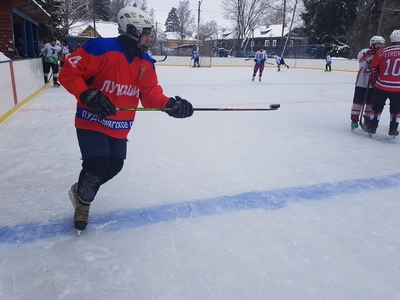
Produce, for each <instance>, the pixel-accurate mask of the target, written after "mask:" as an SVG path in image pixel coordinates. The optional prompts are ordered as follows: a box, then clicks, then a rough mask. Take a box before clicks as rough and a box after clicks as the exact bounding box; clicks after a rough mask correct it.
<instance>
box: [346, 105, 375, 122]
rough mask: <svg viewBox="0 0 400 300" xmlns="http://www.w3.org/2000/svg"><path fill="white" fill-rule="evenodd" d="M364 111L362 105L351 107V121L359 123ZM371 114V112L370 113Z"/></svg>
mask: <svg viewBox="0 0 400 300" xmlns="http://www.w3.org/2000/svg"><path fill="white" fill-rule="evenodd" d="M361 109H362V105H361V104H357V103H353V106H352V107H351V116H350V118H351V121H353V122H358V118H359V116H360V112H361ZM370 113H371V111H370Z"/></svg>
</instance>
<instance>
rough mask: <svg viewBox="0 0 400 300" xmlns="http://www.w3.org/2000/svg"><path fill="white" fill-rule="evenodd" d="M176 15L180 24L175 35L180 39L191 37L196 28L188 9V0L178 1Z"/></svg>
mask: <svg viewBox="0 0 400 300" xmlns="http://www.w3.org/2000/svg"><path fill="white" fill-rule="evenodd" d="M177 15H178V19H179V22H180V24H179V28H178V30H177V33H178V34H179V36H180V37H181V39H182V40H183V39H184V38H185V37H186V36H192V34H193V32H194V30H195V28H196V26H195V21H194V16H193V14H192V11H191V10H190V9H189V0H182V1H179V5H178V9H177Z"/></svg>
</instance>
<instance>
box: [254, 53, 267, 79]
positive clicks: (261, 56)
mask: <svg viewBox="0 0 400 300" xmlns="http://www.w3.org/2000/svg"><path fill="white" fill-rule="evenodd" d="M267 59H268V57H267V52H265V50H264V47H261V48H260V50H258V51H257V52H256V54H255V55H254V62H255V65H254V69H253V77H252V78H251V81H254V78H255V77H256V75H257V71H258V72H259V73H258V81H261V77H262V73H263V71H264V64H265V62H266V61H267Z"/></svg>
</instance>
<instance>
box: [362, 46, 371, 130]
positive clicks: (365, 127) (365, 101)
mask: <svg viewBox="0 0 400 300" xmlns="http://www.w3.org/2000/svg"><path fill="white" fill-rule="evenodd" d="M363 57H364V60H365V63H366V64H367V68H368V69H369V63H368V61H367V56H366V54H365V52H364V53H363ZM370 83H371V80H370V79H368V83H367V90H366V91H365V97H364V103H363V106H362V109H361V111H360V120H359V124H360V127H361V129H362V130H364V131H365V132H368V127H367V126H366V125H365V124H364V123H363V122H362V118H363V114H364V108H365V106H366V105H367V98H368V92H369V85H370Z"/></svg>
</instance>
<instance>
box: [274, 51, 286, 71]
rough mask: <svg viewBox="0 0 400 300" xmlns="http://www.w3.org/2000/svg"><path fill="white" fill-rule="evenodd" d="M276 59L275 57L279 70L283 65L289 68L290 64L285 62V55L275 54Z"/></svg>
mask: <svg viewBox="0 0 400 300" xmlns="http://www.w3.org/2000/svg"><path fill="white" fill-rule="evenodd" d="M274 59H275V62H276V66H277V67H278V70H277V71H280V70H281V66H286V68H288V69H289V66H288V65H287V64H286V63H285V60H284V59H283V57H280V56H278V55H275V56H274Z"/></svg>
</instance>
